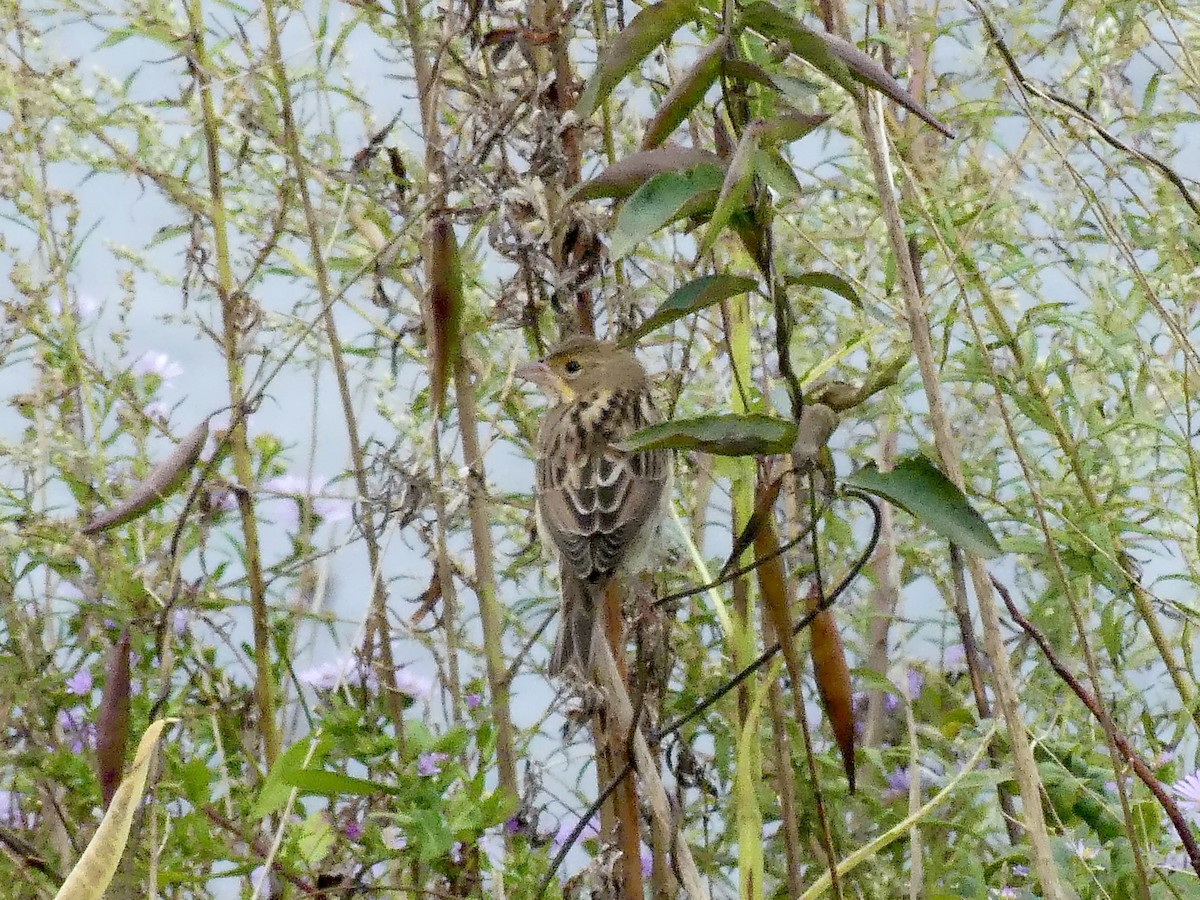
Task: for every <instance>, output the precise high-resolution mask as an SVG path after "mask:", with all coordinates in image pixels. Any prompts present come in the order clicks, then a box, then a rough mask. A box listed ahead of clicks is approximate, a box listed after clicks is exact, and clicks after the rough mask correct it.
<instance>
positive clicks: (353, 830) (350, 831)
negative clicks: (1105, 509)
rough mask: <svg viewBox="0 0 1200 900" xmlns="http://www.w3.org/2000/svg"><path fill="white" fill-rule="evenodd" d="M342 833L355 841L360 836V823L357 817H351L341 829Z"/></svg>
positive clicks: (361, 829)
mask: <svg viewBox="0 0 1200 900" xmlns="http://www.w3.org/2000/svg"><path fill="white" fill-rule="evenodd" d="M342 833H343V834H345V835H346V837H347V838H349V839H350V840H352V841H357V840H358V839H359V838H360V837H362V833H363V827H362V823H361V822H360V821H358V819H351V820H350V821H349V822H347V823H346V825H345V827H344V828H343V829H342Z"/></svg>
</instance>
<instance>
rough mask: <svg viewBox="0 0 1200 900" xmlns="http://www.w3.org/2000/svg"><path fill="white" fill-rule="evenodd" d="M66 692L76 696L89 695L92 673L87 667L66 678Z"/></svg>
mask: <svg viewBox="0 0 1200 900" xmlns="http://www.w3.org/2000/svg"><path fill="white" fill-rule="evenodd" d="M67 693H68V694H74V695H75V696H76V697H88V696H90V695H91V693H92V673H91V672H90V671H88V670H87V669H80V670H79V671H78V672H76V673H75V674H74V675H72V676H71V677H70V678H68V679H67Z"/></svg>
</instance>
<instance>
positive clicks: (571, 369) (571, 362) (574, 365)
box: [563, 359, 583, 375]
mask: <svg viewBox="0 0 1200 900" xmlns="http://www.w3.org/2000/svg"><path fill="white" fill-rule="evenodd" d="M563 368H564V369H566V370H567V374H568V375H574V374H575V373H576V372H578V371H579V370H580V369H582V368H583V366H581V365H580V364H579V360H577V359H568V360H567V363H566V365H564V366H563Z"/></svg>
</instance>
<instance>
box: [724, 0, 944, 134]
mask: <svg viewBox="0 0 1200 900" xmlns="http://www.w3.org/2000/svg"><path fill="white" fill-rule="evenodd" d="M742 24H744V25H746V26H747V27H749V28H753V29H754V30H755V31H758V32H761V33H762V34H765V35H769V36H771V37H776V38H779V39H781V40H783V41H785V42H787V43H788V44H789V45H790V46H791V48H792V51H793V52H794V53H795V54H796V55H797V56H799V57H800V58H801V59H803V60H804V61H805V62H808V63H810V64H811V65H813V66H814V67H816V68H817V69H819V70H820V71H822V72H824V73H825V74H826V75H828V76H829V77H830V78H832V79H833V80H834V81H835V82H837V83H838V84H839V85H841V86H842V87H844V88H846V89H847V90H849V91H851V92H853V82H855V81H857V82H858V83H859V84H863V85H866V86H867V87H870V88H874V89H875V90H877V91H879V92H880V93H881V94H883V95H884V96H886V97H889V98H890V99H892V100H894V101H895V102H897V103H899V104H900V105H901V106H903V107H904V108H905V109H907V110H909V111H910V112H912V113H914V114H915V115H917V116H918V117H919V118H921V119H922V120H923V121H925V122H926V123H927V124H929V125H931V126H933V127H934V128H936V129H937V130H938V131H940V132H941V133H942V134H944V135H945V136H946V137H949V138H952V137H954V133H953V132H952V131H950V129H948V128H947V127H946V126H945V125H943V124H942V123H941V122H939V121H938V120H937V119H935V118H934V117H933V114H932V113H930V112H929V111H928V110H927V109H925V107H924V106H922V105H921V104H920V103H918V102H917V100H916V98H915V97H913V95H912V94H910V93H909V92H908V90H907V89H905V87H904V86H903V85H902V84H900V82H898V81H897V80H896V79H895V78H893V77H892V76H891V75H890V74H888V72H887V70H886V69H884V68H883V66H881V65H880V64H879V63H877V62H876V61H875V60H874V59H872V58H871V57H870V56H869V55H868V54H866V53H864V52H863V51H862V50H859V49H858V47H856V46H855V45H854V44H851V43H850V42H849V41H846V40H843V39H842V38H840V37H838V36H837V35H833V34H826V33H825V32H820V31H814V30H813V29H811V28H808V27H807V26H806V25H804V24H803V23H802V22H800V20H798V19H796V18H795V17H793V16H791V15H790V14H788V13H786V12H784V11H783V10H782V9H780V8H779V7H777V6H775V5H774V4H773V3H770V2H768V0H759V2H757V3H752V4H750V5H749V6H747V7H746V8H745V10H744V11H743V12H742Z"/></svg>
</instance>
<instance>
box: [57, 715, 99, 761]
mask: <svg viewBox="0 0 1200 900" xmlns="http://www.w3.org/2000/svg"><path fill="white" fill-rule="evenodd" d="M58 727H59V728H61V729H62V733H63V737H64V738H65V739H66V740H67V742H68V743H69V744H70V746H71V752H72V753H82V752H83V750H84V748H86V747H90V746H91V745H92V734H93V732H94V731H95V730H96V729H95V726H94V725H93V724H92V723H91V722H89V721H88V720H87V710H86V709H84V708H83V707H82V706H74V707H72V708H71V709H60V710H59V711H58Z"/></svg>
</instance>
